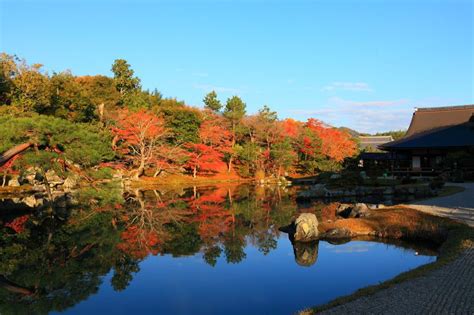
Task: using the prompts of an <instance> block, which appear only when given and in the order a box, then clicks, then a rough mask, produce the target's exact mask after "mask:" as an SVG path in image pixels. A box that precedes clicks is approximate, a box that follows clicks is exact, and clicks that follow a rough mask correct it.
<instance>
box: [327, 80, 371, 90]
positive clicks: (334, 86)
mask: <svg viewBox="0 0 474 315" xmlns="http://www.w3.org/2000/svg"><path fill="white" fill-rule="evenodd" d="M322 90H323V91H338V90H343V91H355V92H373V91H374V90H373V89H372V88H371V87H370V86H369V84H367V83H365V82H332V83H331V84H328V85H326V86H324V87H323V88H322Z"/></svg>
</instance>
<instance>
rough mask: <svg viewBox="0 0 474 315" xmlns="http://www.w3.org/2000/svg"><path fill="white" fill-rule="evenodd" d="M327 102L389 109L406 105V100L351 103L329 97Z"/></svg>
mask: <svg viewBox="0 0 474 315" xmlns="http://www.w3.org/2000/svg"><path fill="white" fill-rule="evenodd" d="M329 102H330V103H332V104H336V105H341V106H347V107H389V106H397V105H403V104H407V103H408V100H407V99H400V100H394V101H362V102H360V101H351V100H346V99H343V98H340V97H337V96H335V97H331V98H329Z"/></svg>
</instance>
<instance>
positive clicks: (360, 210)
mask: <svg viewBox="0 0 474 315" xmlns="http://www.w3.org/2000/svg"><path fill="white" fill-rule="evenodd" d="M369 213H370V209H369V207H368V206H367V205H366V204H365V203H356V204H355V205H354V207H353V208H352V211H351V214H350V215H349V217H350V218H363V217H366V216H368V215H369Z"/></svg>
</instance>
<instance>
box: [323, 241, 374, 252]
mask: <svg viewBox="0 0 474 315" xmlns="http://www.w3.org/2000/svg"><path fill="white" fill-rule="evenodd" d="M323 246H324V247H326V248H327V249H328V251H330V252H331V253H336V254H338V253H363V252H368V251H369V250H370V248H371V247H373V246H376V244H375V243H369V242H349V243H346V244H342V245H331V244H328V243H324V245H323Z"/></svg>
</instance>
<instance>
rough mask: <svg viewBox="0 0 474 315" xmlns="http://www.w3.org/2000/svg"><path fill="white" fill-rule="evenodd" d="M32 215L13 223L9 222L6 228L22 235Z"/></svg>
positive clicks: (15, 220) (16, 219)
mask: <svg viewBox="0 0 474 315" xmlns="http://www.w3.org/2000/svg"><path fill="white" fill-rule="evenodd" d="M29 217H30V215H29V214H26V215H23V216H21V217H18V218H15V219H14V220H13V221H11V222H8V223H6V224H5V226H7V227H9V228H11V229H13V230H14V231H15V233H22V232H23V231H24V230H25V224H26V222H27V221H28V219H29Z"/></svg>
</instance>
